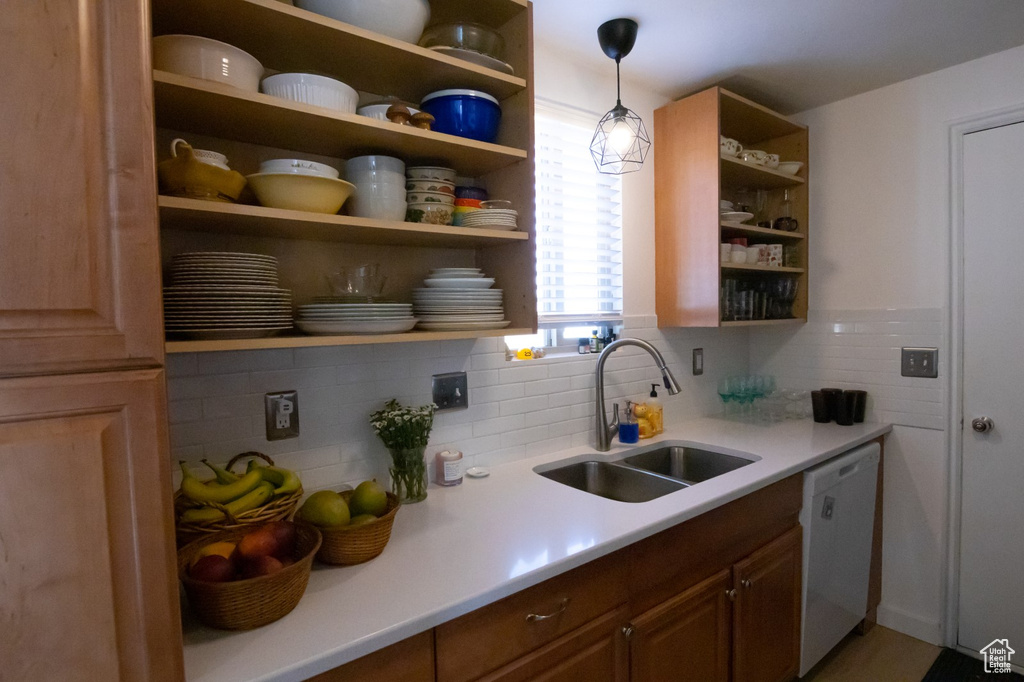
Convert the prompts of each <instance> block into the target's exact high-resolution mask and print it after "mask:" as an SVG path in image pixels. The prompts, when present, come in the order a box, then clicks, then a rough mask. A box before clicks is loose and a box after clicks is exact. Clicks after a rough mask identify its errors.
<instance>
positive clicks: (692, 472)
mask: <svg viewBox="0 0 1024 682" xmlns="http://www.w3.org/2000/svg"><path fill="white" fill-rule="evenodd" d="M622 461H623V462H624V463H625V464H628V465H630V466H633V467H636V468H637V469H643V470H644V471H650V472H654V473H656V474H660V475H662V476H668V477H671V478H674V479H678V480H680V481H683V482H685V483H688V484H690V485H693V484H694V483H700V482H701V481H706V480H708V479H709V478H714V477H715V476H721V475H722V474H727V473H729V472H730V471H734V470H736V469H739V468H740V467H745V466H747V465H748V464H753V463H754V461H753V460H750V459H746V458H744V457H737V456H735V455H725V454H722V453H721V452H711V451H710V450H700V449H698V448H688V447H682V446H669V447H661V448H657V449H655V450H650V451H648V452H642V453H640V454H637V455H632V456H631V457H626V458H625V459H623V460H622Z"/></svg>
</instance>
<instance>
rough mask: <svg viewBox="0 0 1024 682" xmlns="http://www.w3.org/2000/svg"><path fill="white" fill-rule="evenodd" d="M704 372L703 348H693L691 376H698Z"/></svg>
mask: <svg viewBox="0 0 1024 682" xmlns="http://www.w3.org/2000/svg"><path fill="white" fill-rule="evenodd" d="M703 373H704V349H703V348H694V349H693V376H695V377H699V376H700V375H701V374H703Z"/></svg>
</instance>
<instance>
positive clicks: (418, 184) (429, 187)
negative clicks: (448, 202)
mask: <svg viewBox="0 0 1024 682" xmlns="http://www.w3.org/2000/svg"><path fill="white" fill-rule="evenodd" d="M405 188H406V189H407V190H409V191H410V192H440V193H442V194H450V195H451V196H452V198H454V197H455V185H453V184H451V183H449V182H443V181H441V180H407V181H406V183H405Z"/></svg>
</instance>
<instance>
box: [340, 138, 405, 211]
mask: <svg viewBox="0 0 1024 682" xmlns="http://www.w3.org/2000/svg"><path fill="white" fill-rule="evenodd" d="M345 177H347V178H348V181H349V182H351V183H352V184H353V185H355V186H356V192H355V196H353V197H352V201H351V202H350V203H349V213H351V214H352V215H354V216H356V217H359V218H373V219H375V220H404V219H405V209H406V201H405V162H404V161H402V160H401V159H396V158H395V157H393V156H381V155H379V154H376V155H371V156H357V157H355V158H351V159H349V160H348V161H346V162H345Z"/></svg>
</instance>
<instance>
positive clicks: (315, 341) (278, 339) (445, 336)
mask: <svg viewBox="0 0 1024 682" xmlns="http://www.w3.org/2000/svg"><path fill="white" fill-rule="evenodd" d="M523 334H533V330H532V329H530V328H529V327H526V328H521V329H520V328H506V329H488V330H485V331H472V332H406V333H404V334H362V335H349V336H271V337H268V338H265V339H227V340H221V341H168V342H166V344H164V349H165V351H166V352H168V353H200V352H212V351H225V350H262V349H267V348H311V347H315V346H356V345H362V344H369V343H410V342H413V341H453V340H457V339H480V338H486V337H494V336H519V335H523Z"/></svg>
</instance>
